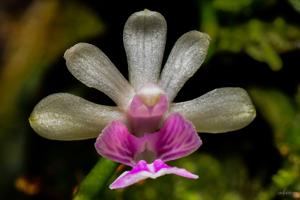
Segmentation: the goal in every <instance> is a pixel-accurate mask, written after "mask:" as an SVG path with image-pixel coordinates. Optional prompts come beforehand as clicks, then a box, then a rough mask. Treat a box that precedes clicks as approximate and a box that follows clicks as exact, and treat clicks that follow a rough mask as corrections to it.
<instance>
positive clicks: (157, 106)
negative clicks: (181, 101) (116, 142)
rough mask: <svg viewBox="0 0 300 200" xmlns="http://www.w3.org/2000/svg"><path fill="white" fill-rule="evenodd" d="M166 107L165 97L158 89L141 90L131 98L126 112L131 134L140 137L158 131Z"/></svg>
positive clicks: (154, 87) (146, 88) (167, 104)
mask: <svg viewBox="0 0 300 200" xmlns="http://www.w3.org/2000/svg"><path fill="white" fill-rule="evenodd" d="M168 107H169V102H168V99H167V96H166V95H165V94H164V93H163V92H162V90H160V89H159V88H158V87H156V86H148V87H145V88H142V89H141V90H140V91H139V92H138V93H137V94H136V95H135V96H134V97H133V99H132V101H131V103H130V105H129V109H128V112H127V115H128V119H129V127H130V129H131V131H132V133H134V134H135V135H136V136H142V135H144V134H145V133H152V132H155V131H156V130H158V129H159V127H160V123H161V119H162V117H163V115H164V114H165V112H166V111H167V110H168Z"/></svg>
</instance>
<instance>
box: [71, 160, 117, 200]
mask: <svg viewBox="0 0 300 200" xmlns="http://www.w3.org/2000/svg"><path fill="white" fill-rule="evenodd" d="M116 167H117V163H115V162H113V161H110V160H107V159H104V158H101V159H100V160H99V161H98V162H97V163H96V165H95V166H94V168H93V169H92V170H91V171H90V172H89V174H88V175H87V176H86V177H85V179H84V180H83V181H82V182H81V183H80V185H79V188H78V191H77V193H76V194H75V196H74V198H73V200H92V199H94V198H95V197H96V196H97V194H99V193H100V191H101V190H102V189H103V187H105V186H106V185H107V181H108V180H109V179H110V177H111V176H112V174H113V173H114V171H115V169H116Z"/></svg>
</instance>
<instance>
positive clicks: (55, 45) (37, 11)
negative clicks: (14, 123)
mask: <svg viewBox="0 0 300 200" xmlns="http://www.w3.org/2000/svg"><path fill="white" fill-rule="evenodd" d="M14 23H15V24H14V28H13V29H11V33H9V34H8V35H7V37H6V42H5V50H4V53H3V67H2V70H1V76H0V83H1V84H0V91H1V93H2V94H5V95H3V96H1V98H0V119H1V120H0V121H1V122H0V123H1V128H3V127H5V125H6V124H7V123H6V122H7V121H10V119H12V118H13V117H14V116H15V114H16V112H17V111H18V108H19V105H20V102H19V101H18V100H19V99H20V98H19V97H20V95H21V94H26V95H27V97H28V98H30V96H31V94H33V93H34V92H35V90H36V88H37V87H38V85H39V82H40V81H41V79H42V77H43V75H44V73H45V72H46V70H47V69H48V67H49V66H50V65H51V63H53V62H54V61H55V60H56V59H57V58H58V57H61V56H62V55H63V52H64V51H65V50H66V49H67V48H69V47H70V46H71V45H72V44H74V43H76V42H77V41H79V40H83V39H84V38H88V37H92V36H96V35H99V33H102V32H103V30H104V26H103V24H102V22H101V21H100V20H99V19H98V18H97V17H96V16H95V14H93V13H92V11H91V10H89V9H87V8H84V7H83V6H82V5H78V4H75V3H72V2H69V3H64V4H62V3H61V2H60V1H58V0H45V1H34V2H33V3H32V4H31V5H30V6H29V7H28V8H27V10H26V11H25V12H24V13H23V15H22V16H21V17H20V19H19V21H16V22H14ZM22 100H23V101H24V99H22ZM25 100H26V99H25ZM27 100H28V99H27ZM3 132H4V131H3ZM3 132H2V133H3Z"/></svg>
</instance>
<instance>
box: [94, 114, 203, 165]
mask: <svg viewBox="0 0 300 200" xmlns="http://www.w3.org/2000/svg"><path fill="white" fill-rule="evenodd" d="M201 144H202V141H201V139H200V137H199V136H198V134H197V132H196V130H195V128H194V127H193V125H192V124H191V123H190V122H188V121H186V120H185V119H184V118H183V117H182V116H181V115H180V114H178V113H174V114H172V115H170V116H169V117H168V118H167V120H166V121H165V123H164V125H163V127H162V128H161V129H160V130H159V131H158V132H155V133H146V134H144V135H143V136H142V137H136V136H134V135H132V134H131V133H130V132H129V131H128V129H127V127H126V126H125V125H124V124H123V123H122V122H119V121H115V122H112V123H111V124H109V125H108V126H107V127H106V128H105V129H104V131H103V132H102V134H100V135H99V137H98V138H97V141H96V143H95V147H96V149H97V152H98V153H99V154H100V155H102V156H104V157H106V158H109V159H111V160H114V161H117V162H120V163H123V164H125V165H128V166H132V167H133V166H134V165H136V163H137V162H138V161H139V160H147V161H148V162H153V160H155V159H161V160H162V161H164V162H165V161H169V160H175V159H178V158H181V157H185V156H187V155H189V154H191V153H192V152H194V151H196V150H197V149H198V148H199V147H200V145H201Z"/></svg>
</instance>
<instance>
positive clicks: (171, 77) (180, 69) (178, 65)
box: [159, 31, 210, 102]
mask: <svg viewBox="0 0 300 200" xmlns="http://www.w3.org/2000/svg"><path fill="white" fill-rule="evenodd" d="M209 40H210V38H209V36H208V35H207V34H205V33H201V32H198V31H190V32H188V33H185V34H184V35H183V36H181V37H180V38H179V39H178V40H177V42H176V44H175V46H174V47H173V49H172V51H171V53H170V56H169V58H168V60H167V63H166V65H165V67H164V68H163V71H162V74H161V77H160V82H159V85H160V86H161V87H162V89H163V90H164V91H165V92H166V93H167V95H168V97H169V101H170V102H172V101H173V99H174V98H175V97H176V95H177V93H178V92H179V90H180V89H181V88H182V86H183V85H184V84H185V82H186V81H187V80H188V79H189V78H190V77H191V76H193V74H194V73H195V72H196V71H197V70H198V69H199V67H200V66H201V64H202V63H203V61H204V59H205V56H206V53H207V49H208V45H209Z"/></svg>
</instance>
